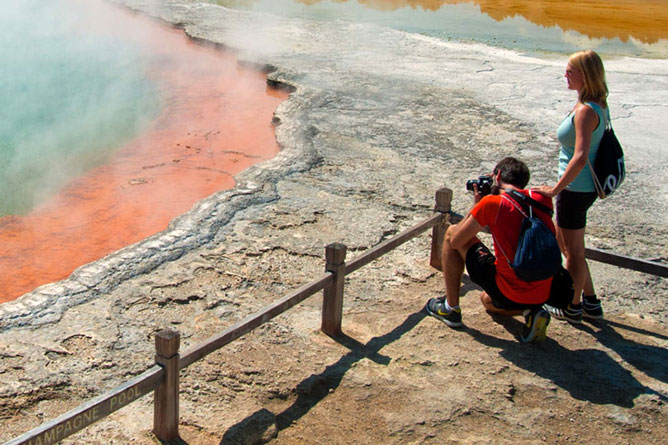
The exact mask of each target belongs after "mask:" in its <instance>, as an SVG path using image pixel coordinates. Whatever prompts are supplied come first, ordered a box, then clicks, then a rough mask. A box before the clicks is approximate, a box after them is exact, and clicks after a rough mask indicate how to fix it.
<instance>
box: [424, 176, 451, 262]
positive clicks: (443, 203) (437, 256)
mask: <svg viewBox="0 0 668 445" xmlns="http://www.w3.org/2000/svg"><path fill="white" fill-rule="evenodd" d="M451 204H452V190H451V189H449V188H447V187H443V188H440V189H438V190H437V191H436V206H435V207H434V211H435V212H440V213H442V214H443V219H442V221H441V223H440V224H437V225H435V226H434V228H433V229H432V232H431V259H430V261H429V264H430V265H431V267H433V268H436V269H438V270H441V271H442V270H443V267H442V265H441V253H442V252H443V239H444V237H445V231H446V230H448V226H449V225H450V222H449V218H448V212H450V206H451Z"/></svg>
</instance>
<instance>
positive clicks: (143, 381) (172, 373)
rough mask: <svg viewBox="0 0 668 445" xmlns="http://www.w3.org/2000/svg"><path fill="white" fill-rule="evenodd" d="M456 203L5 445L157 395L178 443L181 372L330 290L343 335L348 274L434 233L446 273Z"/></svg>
mask: <svg viewBox="0 0 668 445" xmlns="http://www.w3.org/2000/svg"><path fill="white" fill-rule="evenodd" d="M451 201H452V190H450V189H447V188H442V189H440V190H438V191H437V192H436V206H435V209H434V212H435V213H434V215H432V216H431V217H429V218H427V219H425V220H423V221H422V222H420V223H418V224H416V225H415V226H413V227H411V228H409V229H407V230H405V231H404V232H401V233H400V234H398V235H396V236H394V237H392V238H390V239H388V240H387V241H384V242H382V243H380V244H379V245H377V246H376V247H374V248H372V249H369V250H368V251H366V252H365V253H364V254H362V255H361V256H359V257H358V258H355V259H354V260H352V261H350V262H349V263H346V262H345V258H346V246H345V245H343V244H339V243H334V244H330V245H329V246H327V247H326V250H325V258H326V266H325V273H324V274H323V275H322V276H321V277H319V278H317V279H316V280H314V281H312V282H310V283H309V284H306V285H304V286H302V287H301V288H299V289H297V290H295V291H294V292H292V293H290V294H288V295H286V296H284V297H283V298H281V299H280V300H278V301H276V302H274V303H272V304H271V305H269V306H266V307H265V308H263V309H262V310H260V311H258V312H256V313H255V314H252V315H250V316H248V317H247V318H245V319H244V320H242V321H240V322H238V323H236V324H235V325H233V326H231V327H229V328H228V329H226V330H224V331H223V332H221V333H219V334H218V335H215V336H213V337H211V338H209V339H208V340H206V341H204V342H202V343H200V344H198V345H195V346H193V347H191V348H190V349H188V350H187V351H185V352H184V353H183V355H181V354H179V347H180V335H179V333H178V332H175V331H171V330H163V331H160V332H158V333H157V334H156V337H155V348H156V358H155V362H156V364H155V365H154V366H153V367H151V368H150V369H148V370H147V371H145V372H144V373H143V374H141V375H138V376H136V377H135V378H133V379H131V380H130V381H128V382H126V383H125V384H123V385H120V386H118V387H116V388H114V389H112V390H111V391H108V392H106V393H105V394H102V395H101V396H99V397H97V398H95V399H93V400H91V401H89V402H87V403H84V404H83V405H81V406H79V407H77V408H75V409H73V410H71V411H69V412H67V413H65V414H63V415H62V416H60V417H58V418H56V419H54V420H52V421H50V422H48V423H45V424H42V425H40V426H39V427H37V428H35V429H33V430H31V431H28V432H27V433H25V434H23V435H22V436H20V437H17V438H15V439H13V440H10V441H9V442H7V443H6V444H5V445H18V444H30V445H35V444H40V445H47V444H53V443H56V442H58V441H60V440H62V439H64V438H66V437H68V436H70V435H72V434H74V433H76V432H77V431H80V430H81V429H83V428H85V427H87V426H88V425H90V424H92V423H94V422H96V421H98V420H100V419H102V418H104V417H106V416H108V415H109V414H111V413H113V412H114V411H117V410H119V409H121V408H123V407H124V406H126V405H128V404H130V403H132V402H133V401H135V400H137V399H138V398H140V397H142V396H144V395H146V394H148V393H149V392H151V391H154V403H153V413H154V415H153V432H154V434H155V435H156V437H157V438H158V439H160V440H162V441H170V440H174V439H177V438H178V437H179V430H178V427H179V371H180V370H181V369H183V368H186V367H187V366H190V365H192V364H193V363H195V362H196V361H198V360H200V359H202V358H204V357H205V356H207V355H208V354H210V353H212V352H214V351H216V350H218V349H220V348H222V347H223V346H225V345H227V344H228V343H230V342H232V341H234V340H236V339H238V338H239V337H241V336H243V335H245V334H247V333H248V332H250V331H252V330H253V329H255V328H257V327H258V326H260V325H262V324H264V323H266V322H268V321H269V320H271V319H273V318H274V317H276V316H278V315H280V314H282V313H283V312H285V311H287V310H288V309H290V308H292V307H293V306H295V305H297V304H298V303H300V302H302V301H304V300H305V299H307V298H309V297H311V296H313V295H315V294H316V293H318V292H319V291H321V290H322V291H324V299H323V307H322V324H321V330H322V331H323V332H325V333H326V334H328V335H331V336H337V335H339V334H340V333H341V323H342V313H343V293H344V292H343V291H344V286H343V284H344V279H345V277H346V275H348V274H351V273H353V272H355V271H357V270H358V269H360V268H362V267H364V266H365V265H367V264H369V263H370V262H372V261H374V260H375V259H378V258H380V257H381V256H383V255H384V254H386V253H388V252H390V251H392V250H393V249H395V248H396V247H398V246H400V245H401V244H403V243H405V242H407V241H409V240H411V239H412V238H414V237H416V236H417V235H419V234H421V233H422V232H424V231H426V230H428V229H430V228H431V229H432V242H431V259H430V264H431V265H432V266H433V267H435V268H436V269H439V270H441V269H442V267H441V250H442V243H443V238H444V235H445V231H446V229H447V227H448V226H449V225H450V224H453V223H455V222H457V221H459V220H461V215H458V214H456V213H454V212H452V211H451V209H450V204H451ZM587 255H588V258H591V259H593V260H596V261H603V262H606V263H610V264H614V265H616V266H620V267H625V268H629V269H633V270H639V271H642V272H647V273H651V274H654V275H659V276H663V277H665V276H668V266H666V265H664V264H660V263H656V262H651V261H645V260H639V259H635V258H630V257H624V256H621V255H615V254H611V253H606V252H603V251H600V250H596V249H587Z"/></svg>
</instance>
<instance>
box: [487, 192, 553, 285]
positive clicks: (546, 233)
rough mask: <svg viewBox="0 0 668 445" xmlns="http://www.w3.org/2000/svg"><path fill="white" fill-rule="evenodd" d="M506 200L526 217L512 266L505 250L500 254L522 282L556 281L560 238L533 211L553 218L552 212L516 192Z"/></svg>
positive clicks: (507, 193)
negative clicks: (553, 279) (552, 279)
mask: <svg viewBox="0 0 668 445" xmlns="http://www.w3.org/2000/svg"><path fill="white" fill-rule="evenodd" d="M529 193H531V192H529ZM503 197H504V198H506V199H508V200H509V201H510V202H511V203H512V204H513V205H514V206H515V208H516V209H517V210H519V211H520V212H521V213H522V215H524V219H523V220H522V225H521V226H520V237H519V240H518V241H517V248H516V249H515V258H514V259H513V262H512V263H511V262H510V260H509V259H508V257H507V256H506V253H505V252H504V251H503V249H501V253H503V256H505V257H506V261H508V264H509V265H510V267H512V269H513V270H514V271H515V274H516V275H517V277H518V278H519V279H521V280H523V281H538V280H546V279H548V278H550V277H553V276H554V275H555V274H556V273H557V271H558V270H559V268H560V267H561V250H560V249H559V244H558V243H557V238H556V237H555V236H554V234H553V233H552V231H551V230H550V229H549V227H547V226H546V225H545V223H544V222H543V221H541V219H540V218H538V217H537V216H534V215H533V208H536V209H537V210H540V211H542V212H545V213H546V214H548V215H549V216H550V217H552V214H553V211H552V209H550V208H549V207H547V206H545V205H543V204H541V203H540V202H538V201H536V200H535V199H533V198H531V197H529V196H526V195H524V194H522V193H520V192H518V191H517V190H514V189H506V193H505V194H504V195H503ZM497 244H498V243H497Z"/></svg>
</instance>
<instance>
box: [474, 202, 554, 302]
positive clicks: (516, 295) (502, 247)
mask: <svg viewBox="0 0 668 445" xmlns="http://www.w3.org/2000/svg"><path fill="white" fill-rule="evenodd" d="M519 191H520V192H521V193H523V194H525V195H527V196H531V197H532V198H533V199H535V200H536V201H538V202H540V203H541V204H544V205H546V206H547V207H549V208H552V199H551V198H548V197H546V196H544V195H541V194H540V193H537V192H531V193H530V192H529V190H519ZM510 199H511V198H509V197H505V198H504V197H503V195H487V196H485V197H483V198H482V199H481V200H480V201H479V202H478V203H477V204H476V205H475V206H474V207H473V209H472V210H471V215H472V216H473V217H474V218H475V219H476V221H478V224H480V225H481V226H483V227H484V226H487V227H489V230H490V231H491V232H492V235H493V239H494V255H495V256H496V261H495V263H494V264H495V265H496V284H497V285H498V286H499V290H501V292H502V293H503V295H505V296H506V297H507V298H508V299H509V300H512V301H515V302H517V303H525V304H540V303H544V302H545V301H546V300H547V299H548V297H549V296H550V285H551V284H552V278H548V279H547V280H540V281H532V282H526V281H523V280H520V279H519V278H517V275H515V271H514V270H513V269H512V268H511V267H510V264H508V260H509V261H510V262H512V261H513V258H515V248H516V247H517V241H518V239H519V237H520V226H521V224H522V219H524V215H522V213H520V211H519V210H518V209H517V208H515V206H514V205H513V204H512V203H511V202H510V201H509V200H510ZM520 208H521V207H520ZM533 213H534V216H538V217H539V218H540V219H541V220H542V221H543V222H544V223H545V224H546V225H547V227H549V228H550V230H551V231H552V233H554V232H555V229H554V224H553V223H552V219H551V218H550V217H549V216H548V215H547V214H545V213H544V212H541V211H540V210H535V209H534V211H533ZM502 251H503V252H505V254H506V256H507V257H508V260H506V256H504V255H503V253H502Z"/></svg>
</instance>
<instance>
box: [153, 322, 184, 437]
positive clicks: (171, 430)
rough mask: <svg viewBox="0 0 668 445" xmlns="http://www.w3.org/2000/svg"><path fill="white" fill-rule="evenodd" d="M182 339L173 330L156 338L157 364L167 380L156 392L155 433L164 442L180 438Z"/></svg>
mask: <svg viewBox="0 0 668 445" xmlns="http://www.w3.org/2000/svg"><path fill="white" fill-rule="evenodd" d="M180 339H181V336H180V334H179V333H178V332H176V331H171V330H162V331H160V332H158V333H157V334H156V336H155V352H156V354H155V362H156V363H157V364H158V365H160V366H162V367H163V368H165V379H164V380H163V381H162V384H161V385H160V386H158V387H157V388H156V389H155V392H154V401H153V432H154V433H155V435H156V436H157V437H158V439H160V440H162V441H170V440H175V439H178V438H179V346H180V344H179V343H180Z"/></svg>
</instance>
